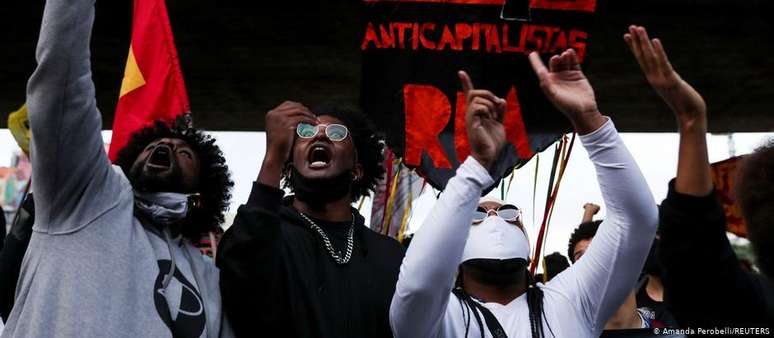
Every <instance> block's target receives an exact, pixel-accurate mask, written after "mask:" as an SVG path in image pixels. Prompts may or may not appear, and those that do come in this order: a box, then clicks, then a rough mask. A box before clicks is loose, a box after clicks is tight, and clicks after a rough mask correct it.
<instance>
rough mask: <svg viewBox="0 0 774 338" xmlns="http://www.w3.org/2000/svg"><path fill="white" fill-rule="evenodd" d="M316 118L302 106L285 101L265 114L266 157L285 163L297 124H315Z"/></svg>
mask: <svg viewBox="0 0 774 338" xmlns="http://www.w3.org/2000/svg"><path fill="white" fill-rule="evenodd" d="M315 121H317V117H316V116H314V114H312V112H311V111H310V110H309V108H307V107H305V106H304V105H303V104H300V103H298V102H292V101H285V102H283V103H282V104H280V105H279V106H277V107H276V108H274V109H272V110H271V111H269V112H268V113H266V156H273V157H276V158H277V159H278V160H281V161H282V162H285V161H286V160H287V159H288V157H289V156H290V148H291V147H292V146H293V139H294V138H295V137H296V126H298V124H299V123H301V122H304V123H309V124H316V122H315Z"/></svg>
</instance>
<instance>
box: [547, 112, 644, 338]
mask: <svg viewBox="0 0 774 338" xmlns="http://www.w3.org/2000/svg"><path fill="white" fill-rule="evenodd" d="M580 138H581V141H582V142H583V145H584V147H585V148H586V150H587V151H588V153H589V157H590V159H591V161H592V162H593V163H594V167H595V169H596V172H597V180H598V181H599V186H600V189H601V191H602V198H603V200H604V203H605V206H606V207H607V216H606V218H605V220H604V221H603V222H602V224H601V225H600V226H599V230H597V233H596V235H595V236H594V238H593V240H592V241H591V244H590V245H589V248H588V250H587V251H586V253H584V254H583V258H581V259H579V260H578V261H577V262H576V263H575V264H573V266H571V267H570V268H569V269H567V270H565V271H564V272H562V273H561V274H559V275H558V276H556V277H555V278H554V279H552V280H551V281H550V282H549V283H548V286H549V287H551V288H553V289H555V290H557V291H559V292H562V293H564V294H566V295H567V296H568V297H570V299H572V300H574V302H573V304H574V305H575V306H576V309H578V311H580V312H581V315H582V316H583V317H584V318H585V319H586V320H587V323H588V325H589V327H590V328H591V330H592V332H594V333H595V334H597V335H598V334H600V333H601V332H602V329H603V328H604V326H605V322H607V320H608V318H609V317H610V316H612V315H613V313H614V312H615V311H616V309H618V307H619V306H620V305H621V303H622V302H623V301H624V299H625V298H626V296H627V295H628V294H629V292H631V290H632V288H633V287H634V284H635V282H636V280H637V277H638V276H639V274H640V271H641V270H642V266H643V264H644V262H645V258H646V256H647V254H648V251H649V249H650V244H651V243H652V241H653V237H654V236H655V233H656V226H657V224H658V210H657V207H656V203H655V200H654V199H653V195H652V194H651V192H650V189H649V188H648V185H647V183H646V182H645V178H644V177H643V176H642V173H641V172H640V169H639V168H638V167H637V164H636V163H635V162H634V158H633V157H632V156H631V154H630V153H629V151H628V150H627V149H626V146H625V145H624V143H623V141H622V140H621V138H620V136H619V135H618V131H617V130H616V129H615V126H614V125H613V122H612V121H610V120H608V121H607V122H606V123H605V124H604V125H603V126H602V127H601V128H599V129H598V130H596V131H594V132H593V133H590V134H587V135H583V136H581V137H580Z"/></svg>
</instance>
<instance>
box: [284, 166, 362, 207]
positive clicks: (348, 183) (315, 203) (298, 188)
mask: <svg viewBox="0 0 774 338" xmlns="http://www.w3.org/2000/svg"><path fill="white" fill-rule="evenodd" d="M289 176H290V187H291V189H293V193H294V194H295V198H297V199H298V200H299V201H301V202H304V203H306V204H308V205H309V206H310V207H312V208H314V209H320V208H322V207H324V206H325V205H326V204H328V203H331V202H335V201H338V200H340V199H342V198H344V197H346V196H347V194H349V193H350V192H351V191H352V170H351V169H349V170H345V171H343V172H342V173H341V174H338V175H336V176H333V177H330V178H313V179H310V178H306V177H304V176H303V175H301V173H299V172H298V170H296V167H294V166H292V165H291V166H290V175H289Z"/></svg>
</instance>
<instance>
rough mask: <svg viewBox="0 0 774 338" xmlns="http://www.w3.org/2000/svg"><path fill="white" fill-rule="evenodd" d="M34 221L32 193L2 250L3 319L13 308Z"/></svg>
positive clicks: (0, 291)
mask: <svg viewBox="0 0 774 338" xmlns="http://www.w3.org/2000/svg"><path fill="white" fill-rule="evenodd" d="M34 223H35V204H34V203H33V202H32V194H28V195H27V197H25V198H24V202H23V203H22V205H21V208H19V210H18V211H17V215H16V217H15V218H14V220H13V224H11V230H10V231H9V232H8V235H7V236H6V238H5V245H4V246H3V248H2V250H0V317H2V318H3V320H7V319H8V316H9V315H10V314H11V309H12V308H13V302H14V299H15V298H14V297H15V295H16V283H17V281H18V280H19V273H20V272H21V266H22V260H23V259H24V253H25V252H27V246H28V245H29V244H30V237H32V225H33V224H34ZM3 231H5V228H3Z"/></svg>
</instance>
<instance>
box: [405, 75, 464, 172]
mask: <svg viewBox="0 0 774 338" xmlns="http://www.w3.org/2000/svg"><path fill="white" fill-rule="evenodd" d="M403 102H404V104H405V112H406V151H405V158H404V162H405V163H406V165H409V166H419V165H420V162H422V151H426V152H427V154H428V155H429V156H430V159H431V160H432V161H433V166H434V167H436V168H448V169H451V167H452V166H451V162H449V159H448V158H446V153H444V151H443V146H441V141H440V139H438V135H440V134H441V131H443V128H444V127H445V126H446V124H447V123H448V122H449V118H451V105H450V104H449V99H447V98H446V95H445V94H444V93H443V92H442V91H440V90H439V89H438V88H435V87H433V86H423V85H405V86H404V87H403Z"/></svg>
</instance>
